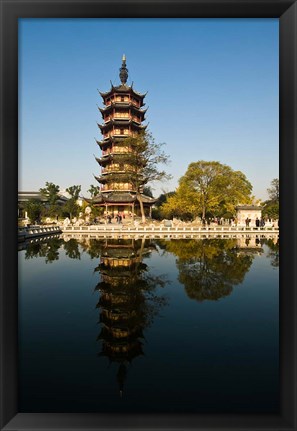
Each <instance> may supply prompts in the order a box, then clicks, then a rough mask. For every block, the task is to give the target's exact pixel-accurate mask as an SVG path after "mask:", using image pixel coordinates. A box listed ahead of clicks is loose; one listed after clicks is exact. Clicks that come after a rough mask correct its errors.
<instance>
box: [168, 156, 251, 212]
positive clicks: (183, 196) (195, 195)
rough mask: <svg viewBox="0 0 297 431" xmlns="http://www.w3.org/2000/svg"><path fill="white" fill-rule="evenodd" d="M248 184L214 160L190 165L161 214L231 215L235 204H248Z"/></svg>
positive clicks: (249, 189) (239, 175)
mask: <svg viewBox="0 0 297 431" xmlns="http://www.w3.org/2000/svg"><path fill="white" fill-rule="evenodd" d="M251 192H252V185H251V183H250V182H249V181H248V180H247V178H246V177H245V175H244V174H243V173H242V172H240V171H234V170H233V169H232V168H231V167H230V166H227V165H223V164H221V163H219V162H216V161H211V162H207V161H203V160H200V161H198V162H193V163H191V164H190V165H189V167H188V169H187V172H186V173H185V175H184V176H183V177H181V179H180V180H179V187H178V189H177V190H176V194H175V195H174V196H172V197H170V198H169V199H168V201H167V203H166V204H164V208H163V209H164V211H165V212H166V211H168V212H171V213H174V214H176V215H177V216H178V215H180V214H191V215H192V216H193V217H195V216H197V215H199V216H201V217H203V218H204V217H205V216H206V215H207V214H212V215H220V214H224V213H227V212H231V213H234V212H235V207H236V205H238V203H251Z"/></svg>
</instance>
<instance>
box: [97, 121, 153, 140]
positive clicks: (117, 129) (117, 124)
mask: <svg viewBox="0 0 297 431" xmlns="http://www.w3.org/2000/svg"><path fill="white" fill-rule="evenodd" d="M97 125H98V127H99V129H100V130H101V133H102V134H103V135H105V134H106V133H108V132H110V133H112V135H113V136H115V135H122V136H126V135H129V134H130V133H131V132H132V131H133V130H135V131H137V132H139V131H140V130H145V129H146V128H147V126H142V125H141V124H140V121H135V120H134V119H132V118H130V119H129V118H117V119H116V120H109V121H108V122H107V123H104V124H99V123H97ZM121 128H123V130H121ZM132 129H133V130H132Z"/></svg>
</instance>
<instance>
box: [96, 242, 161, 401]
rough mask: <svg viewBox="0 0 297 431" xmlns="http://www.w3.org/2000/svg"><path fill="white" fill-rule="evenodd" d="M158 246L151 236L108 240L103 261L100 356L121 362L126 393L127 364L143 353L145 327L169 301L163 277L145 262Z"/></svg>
mask: <svg viewBox="0 0 297 431" xmlns="http://www.w3.org/2000/svg"><path fill="white" fill-rule="evenodd" d="M153 249H155V247H154V245H153V243H152V242H151V241H149V240H145V239H142V240H134V239H131V240H130V239H129V240H106V242H105V244H104V247H103V250H102V255H101V258H100V264H99V266H98V267H97V268H96V270H97V271H99V272H100V276H101V281H100V282H99V283H98V285H97V286H96V288H95V289H96V290H97V291H99V292H100V299H99V302H98V304H97V307H98V308H99V309H100V323H101V332H100V334H99V336H98V340H100V341H101V346H102V347H101V352H100V354H99V355H100V356H105V357H107V358H108V359H109V362H110V363H112V362H115V363H118V364H119V365H118V371H117V382H118V386H119V391H120V395H121V396H122V394H123V389H124V381H125V379H126V377H127V371H128V366H129V364H131V362H132V361H133V360H134V359H135V358H136V357H138V356H141V355H143V341H142V340H143V339H144V335H143V331H144V330H145V329H146V328H148V327H149V326H150V325H151V324H152V323H153V320H154V317H155V316H156V315H158V314H159V312H160V309H161V308H162V307H163V306H164V305H165V304H166V298H165V297H164V296H161V295H158V294H156V293H155V292H156V289H157V288H159V287H164V286H165V284H166V281H165V280H164V277H158V276H153V275H151V274H150V273H149V271H148V266H147V265H146V264H145V263H143V262H142V259H143V256H144V255H149V254H150V252H151V251H152V250H153Z"/></svg>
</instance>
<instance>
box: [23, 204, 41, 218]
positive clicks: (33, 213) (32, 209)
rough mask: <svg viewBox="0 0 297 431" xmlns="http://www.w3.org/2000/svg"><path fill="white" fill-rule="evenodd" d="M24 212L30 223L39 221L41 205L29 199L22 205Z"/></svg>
mask: <svg viewBox="0 0 297 431" xmlns="http://www.w3.org/2000/svg"><path fill="white" fill-rule="evenodd" d="M24 208H25V211H27V213H28V217H29V219H30V221H31V222H35V221H39V220H40V216H41V213H42V209H43V205H42V203H41V202H40V201H39V200H37V199H29V200H28V201H27V202H25V205H24Z"/></svg>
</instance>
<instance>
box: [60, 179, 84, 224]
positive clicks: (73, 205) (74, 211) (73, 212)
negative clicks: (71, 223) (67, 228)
mask: <svg viewBox="0 0 297 431" xmlns="http://www.w3.org/2000/svg"><path fill="white" fill-rule="evenodd" d="M80 191H81V186H71V187H68V188H67V189H66V192H67V193H69V194H70V196H71V198H70V199H68V201H67V202H66V203H65V205H64V206H63V211H64V212H66V213H67V214H69V217H70V220H72V217H73V216H77V215H78V213H79V210H80V206H79V205H78V204H77V199H78V198H79V194H80Z"/></svg>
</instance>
